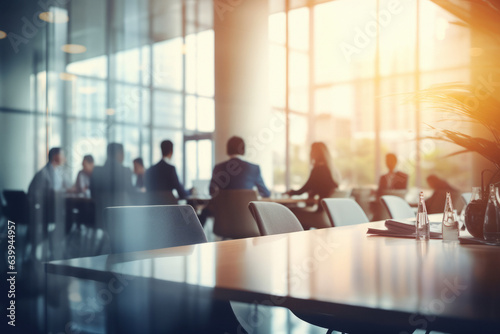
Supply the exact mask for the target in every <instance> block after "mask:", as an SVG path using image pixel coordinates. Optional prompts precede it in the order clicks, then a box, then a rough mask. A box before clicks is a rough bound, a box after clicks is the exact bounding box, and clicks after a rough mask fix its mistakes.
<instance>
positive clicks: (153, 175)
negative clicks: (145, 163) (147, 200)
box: [144, 140, 189, 204]
mask: <svg viewBox="0 0 500 334" xmlns="http://www.w3.org/2000/svg"><path fill="white" fill-rule="evenodd" d="M160 146H161V153H162V159H161V160H160V161H159V162H158V163H157V164H156V165H154V166H151V167H150V168H149V169H148V170H147V171H146V173H145V175H144V185H145V186H146V191H147V192H148V193H162V192H172V190H174V189H175V190H177V194H178V195H179V198H181V199H184V198H187V197H188V196H189V192H188V191H186V190H185V189H184V186H183V185H182V184H181V182H180V181H179V177H178V176H177V171H176V169H175V166H173V165H172V160H171V159H172V155H173V152H174V144H173V143H172V142H171V141H170V140H164V141H162V142H161V145H160ZM165 204H167V203H165Z"/></svg>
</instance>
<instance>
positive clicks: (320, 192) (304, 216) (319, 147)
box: [286, 142, 339, 230]
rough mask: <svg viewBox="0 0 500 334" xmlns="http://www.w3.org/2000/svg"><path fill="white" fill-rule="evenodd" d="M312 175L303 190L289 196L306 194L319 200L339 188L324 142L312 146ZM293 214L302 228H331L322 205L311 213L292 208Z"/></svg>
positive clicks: (291, 192)
mask: <svg viewBox="0 0 500 334" xmlns="http://www.w3.org/2000/svg"><path fill="white" fill-rule="evenodd" d="M310 159H311V165H312V169H311V174H309V178H308V180H307V181H306V183H305V184H304V185H303V186H302V188H300V189H298V190H290V191H288V192H287V193H286V194H288V195H291V196H293V195H300V194H303V193H305V192H307V193H308V194H309V198H315V197H316V196H318V197H319V200H321V199H322V198H325V197H330V196H331V195H333V193H334V192H335V190H336V189H337V188H338V186H339V185H338V181H336V177H335V176H334V175H335V174H334V173H335V170H334V168H333V166H332V161H331V157H330V153H329V152H328V148H327V147H326V145H325V143H323V142H315V143H313V144H312V145H311V153H310ZM291 210H292V212H293V213H294V214H295V216H297V219H298V220H299V221H300V223H301V224H302V227H303V228H304V229H305V230H307V229H310V228H323V227H330V226H331V224H330V221H329V219H328V217H327V216H326V214H325V212H323V208H322V206H321V205H319V204H318V205H317V207H316V209H315V210H313V211H311V210H309V209H307V208H291Z"/></svg>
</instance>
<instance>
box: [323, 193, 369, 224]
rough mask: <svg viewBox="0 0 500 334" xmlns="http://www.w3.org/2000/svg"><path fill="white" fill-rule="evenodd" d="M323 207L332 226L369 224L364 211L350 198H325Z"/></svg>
mask: <svg viewBox="0 0 500 334" xmlns="http://www.w3.org/2000/svg"><path fill="white" fill-rule="evenodd" d="M321 205H322V206H323V209H325V211H326V213H327V214H328V218H329V219H330V222H331V223H332V226H336V227H338V226H348V225H356V224H363V223H368V222H369V219H368V217H367V216H366V214H365V212H364V211H363V209H361V207H360V206H359V204H358V203H356V201H354V200H352V199H350V198H324V199H322V200H321Z"/></svg>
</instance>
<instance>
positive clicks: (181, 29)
mask: <svg viewBox="0 0 500 334" xmlns="http://www.w3.org/2000/svg"><path fill="white" fill-rule="evenodd" d="M203 3H204V4H203V6H206V3H205V2H203ZM200 6H202V4H201V1H197V0H194V1H189V2H178V3H177V2H176V3H173V2H162V3H160V2H151V3H148V2H145V1H139V0H132V1H126V2H118V3H116V4H115V7H113V10H112V11H110V10H109V8H110V7H109V6H106V1H101V2H99V3H98V4H97V3H96V2H95V1H83V0H75V1H72V2H70V3H68V8H67V12H68V13H69V21H68V22H66V23H62V24H52V25H49V35H48V36H49V40H48V41H47V48H48V49H49V52H48V55H49V62H48V64H49V67H48V71H47V70H45V71H40V72H39V74H38V75H37V80H34V81H33V84H34V86H35V89H36V90H37V102H36V107H35V109H36V110H37V111H38V112H39V113H40V114H42V115H43V113H48V115H49V121H48V122H45V121H42V120H41V119H40V121H39V122H38V123H39V126H40V127H41V128H43V127H45V129H46V131H40V132H39V133H40V138H41V139H42V140H43V141H44V142H45V141H46V139H47V137H46V136H45V133H47V134H48V135H49V136H48V138H49V139H48V140H47V144H48V146H49V147H50V146H55V145H62V146H64V147H65V148H66V151H67V156H68V163H69V165H70V166H71V167H72V172H73V174H74V176H75V175H76V173H77V172H78V170H79V169H80V168H81V161H82V158H83V155H85V154H93V155H94V158H95V160H96V163H97V164H103V163H104V160H105V156H106V154H105V152H106V144H107V143H108V142H112V141H116V142H120V143H123V144H124V147H125V161H124V165H126V166H128V167H132V160H133V159H135V158H137V157H142V158H143V160H144V162H145V165H146V167H149V166H151V165H152V164H155V163H156V162H157V161H159V160H160V159H161V150H160V143H161V141H162V140H165V139H169V140H171V141H172V142H173V143H174V155H173V158H172V160H173V164H175V166H176V167H177V172H178V174H179V177H180V178H181V180H183V181H188V182H187V183H188V184H186V187H191V186H192V182H191V181H192V180H193V179H200V178H201V179H203V178H209V177H210V175H208V174H207V170H209V171H211V168H212V159H213V145H212V134H213V131H214V127H215V125H214V123H215V122H214V118H215V116H214V90H215V89H214V36H213V29H212V22H211V19H207V14H206V13H202V12H201V10H200ZM207 9H208V8H203V10H204V11H206V10H207ZM58 10H60V9H58ZM63 44H77V45H81V46H83V47H84V48H83V50H79V51H78V50H76V52H75V53H65V52H64V51H63V50H62V49H61V45H63ZM46 73H49V75H48V77H47V74H46ZM47 103H48V108H46V107H45V106H46V104H47ZM41 118H43V117H41ZM38 123H37V124H38ZM42 123H43V124H42ZM191 142H192V143H194V146H195V147H196V149H194V150H193V149H190V148H191V147H192V144H191ZM39 147H42V148H43V149H42V150H41V151H40V153H39V155H40V157H39V159H38V160H39V163H38V165H40V166H41V165H42V164H43V163H44V162H45V154H46V149H45V146H39ZM185 148H189V149H187V150H185ZM186 162H188V163H190V162H193V165H192V166H191V165H189V166H188V164H187V163H186ZM188 168H189V169H188Z"/></svg>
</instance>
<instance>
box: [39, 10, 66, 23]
mask: <svg viewBox="0 0 500 334" xmlns="http://www.w3.org/2000/svg"><path fill="white" fill-rule="evenodd" d="M38 17H39V18H40V20H43V21H45V22H49V23H66V22H68V21H69V17H68V14H66V13H64V12H61V11H55V12H42V13H40V15H38Z"/></svg>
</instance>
